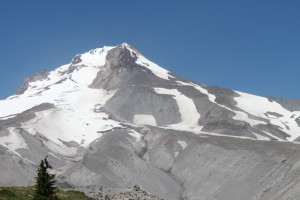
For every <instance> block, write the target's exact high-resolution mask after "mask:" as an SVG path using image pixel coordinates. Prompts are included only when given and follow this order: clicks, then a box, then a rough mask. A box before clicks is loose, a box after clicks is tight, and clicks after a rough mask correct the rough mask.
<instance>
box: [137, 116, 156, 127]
mask: <svg viewBox="0 0 300 200" xmlns="http://www.w3.org/2000/svg"><path fill="white" fill-rule="evenodd" d="M133 123H134V124H136V125H150V126H156V125H157V124H156V119H155V118H154V116H153V115H134V117H133Z"/></svg>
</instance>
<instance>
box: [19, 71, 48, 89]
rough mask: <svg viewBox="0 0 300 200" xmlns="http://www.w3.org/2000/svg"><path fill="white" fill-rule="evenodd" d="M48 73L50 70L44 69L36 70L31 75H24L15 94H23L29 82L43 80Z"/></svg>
mask: <svg viewBox="0 0 300 200" xmlns="http://www.w3.org/2000/svg"><path fill="white" fill-rule="evenodd" d="M49 74H50V72H49V71H46V70H45V71H41V72H37V73H36V74H35V75H33V76H28V77H26V78H25V80H24V83H23V85H22V86H21V87H20V88H19V89H18V90H17V92H16V94H17V95H20V94H23V93H24V92H25V91H26V90H27V89H28V86H29V83H30V82H34V81H41V80H44V79H46V78H47V77H48V75H49Z"/></svg>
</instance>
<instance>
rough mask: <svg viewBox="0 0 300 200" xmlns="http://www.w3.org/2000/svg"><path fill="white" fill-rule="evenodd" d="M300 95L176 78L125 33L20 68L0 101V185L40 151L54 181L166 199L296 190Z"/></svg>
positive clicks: (299, 191) (283, 194) (32, 165)
mask: <svg viewBox="0 0 300 200" xmlns="http://www.w3.org/2000/svg"><path fill="white" fill-rule="evenodd" d="M299 136H300V100H290V99H279V98H272V97H261V96H255V95H251V94H247V93H243V92H238V91H233V90H229V89H224V88H221V87H208V86H205V85H201V84H198V83H195V82H193V81H189V80H185V79H182V78H180V77H178V76H176V75H175V74H173V73H171V72H169V71H167V70H166V69H164V68H161V67H160V66H158V65H157V64H155V63H153V62H151V61H150V60H148V59H147V58H146V57H145V56H144V55H142V54H141V53H140V52H139V51H138V50H136V49H135V48H133V47H132V46H130V45H128V44H126V43H124V44H120V45H118V46H112V47H103V48H98V49H94V50H91V51H89V52H87V53H84V54H80V55H77V56H75V57H74V58H73V60H72V61H71V62H70V63H69V64H66V65H63V66H61V67H58V68H57V69H55V70H53V71H44V72H39V73H37V74H36V75H34V76H30V77H27V78H26V79H25V82H24V84H23V85H22V86H21V87H20V88H19V90H18V91H17V92H16V94H15V95H12V96H10V97H8V98H6V99H3V100H1V101H0V185H2V186H28V185H33V184H34V182H35V179H34V177H35V173H36V167H37V165H38V163H39V162H40V160H41V159H43V158H44V157H45V156H48V159H49V161H50V162H51V164H52V165H53V169H54V171H53V172H54V173H56V174H57V179H58V181H59V182H60V183H65V184H66V183H67V184H69V185H72V186H73V187H75V188H88V187H89V188H91V187H100V186H104V187H108V188H129V187H131V188H132V187H133V186H134V185H138V186H141V188H143V190H145V191H147V192H149V193H151V194H153V195H155V196H157V197H159V198H162V199H165V200H180V199H185V200H250V199H251V200H270V199H272V200H276V199H277V200H279V199H280V200H281V199H282V200H285V199H290V200H292V199H299V198H300V145H299V143H298V141H300V138H299Z"/></svg>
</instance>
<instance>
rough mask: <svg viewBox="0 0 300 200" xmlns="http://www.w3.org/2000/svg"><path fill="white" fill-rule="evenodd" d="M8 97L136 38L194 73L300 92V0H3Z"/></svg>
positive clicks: (262, 90)
mask: <svg viewBox="0 0 300 200" xmlns="http://www.w3.org/2000/svg"><path fill="white" fill-rule="evenodd" d="M0 25H1V28H0V58H1V63H0V75H1V76H0V98H3V97H6V96H9V95H11V94H13V93H14V92H15V90H16V89H17V88H18V87H19V86H20V85H21V83H22V82H23V79H24V77H25V76H26V75H30V74H33V73H34V72H36V71H39V70H43V69H54V68H56V67H58V66H60V65H62V64H65V63H69V61H70V60H71V59H72V58H73V57H74V56H75V55H76V54H79V53H83V52H86V51H88V50H90V49H93V48H97V47H102V46H104V45H116V44H118V43H122V42H128V43H130V44H132V45H133V46H135V47H136V48H137V49H139V50H140V51H141V52H142V53H143V54H144V55H146V57H148V58H149V59H150V60H152V61H154V62H156V63H158V64H159V65H161V66H162V67H164V68H166V69H168V70H170V71H172V72H174V73H175V74H177V75H179V76H182V77H184V78H187V79H192V80H195V81H197V82H200V83H203V84H205V85H217V86H222V87H226V88H231V89H235V90H239V91H244V92H249V93H254V94H258V95H264V96H275V97H288V98H300V89H299V86H300V1H298V0H294V1H293V0H288V1H282V0H280V1H277V0H263V1H262V0H235V1H233V0H226V1H225V0H194V1H192V0H191V1H182V0H181V1H176V0H169V1H167V0H164V1H162V0H151V1H138V0H130V1H123V0H118V1H117V0H106V1H102V0H81V1H78V0H51V1H50V0H43V1H41V0H26V1H24V0H18V1H16V0H2V1H1V2H0Z"/></svg>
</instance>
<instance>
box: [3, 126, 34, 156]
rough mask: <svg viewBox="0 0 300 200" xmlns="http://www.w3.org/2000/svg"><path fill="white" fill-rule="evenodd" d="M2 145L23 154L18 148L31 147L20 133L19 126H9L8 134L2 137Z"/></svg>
mask: <svg viewBox="0 0 300 200" xmlns="http://www.w3.org/2000/svg"><path fill="white" fill-rule="evenodd" d="M0 145H2V146H4V147H6V148H8V149H9V150H10V151H11V152H13V153H15V154H17V155H19V156H21V155H20V154H19V153H18V152H17V151H16V150H18V149H29V147H28V146H27V144H26V141H25V140H24V138H23V137H22V135H21V134H20V130H19V129H17V128H8V135H7V136H3V137H0Z"/></svg>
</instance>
